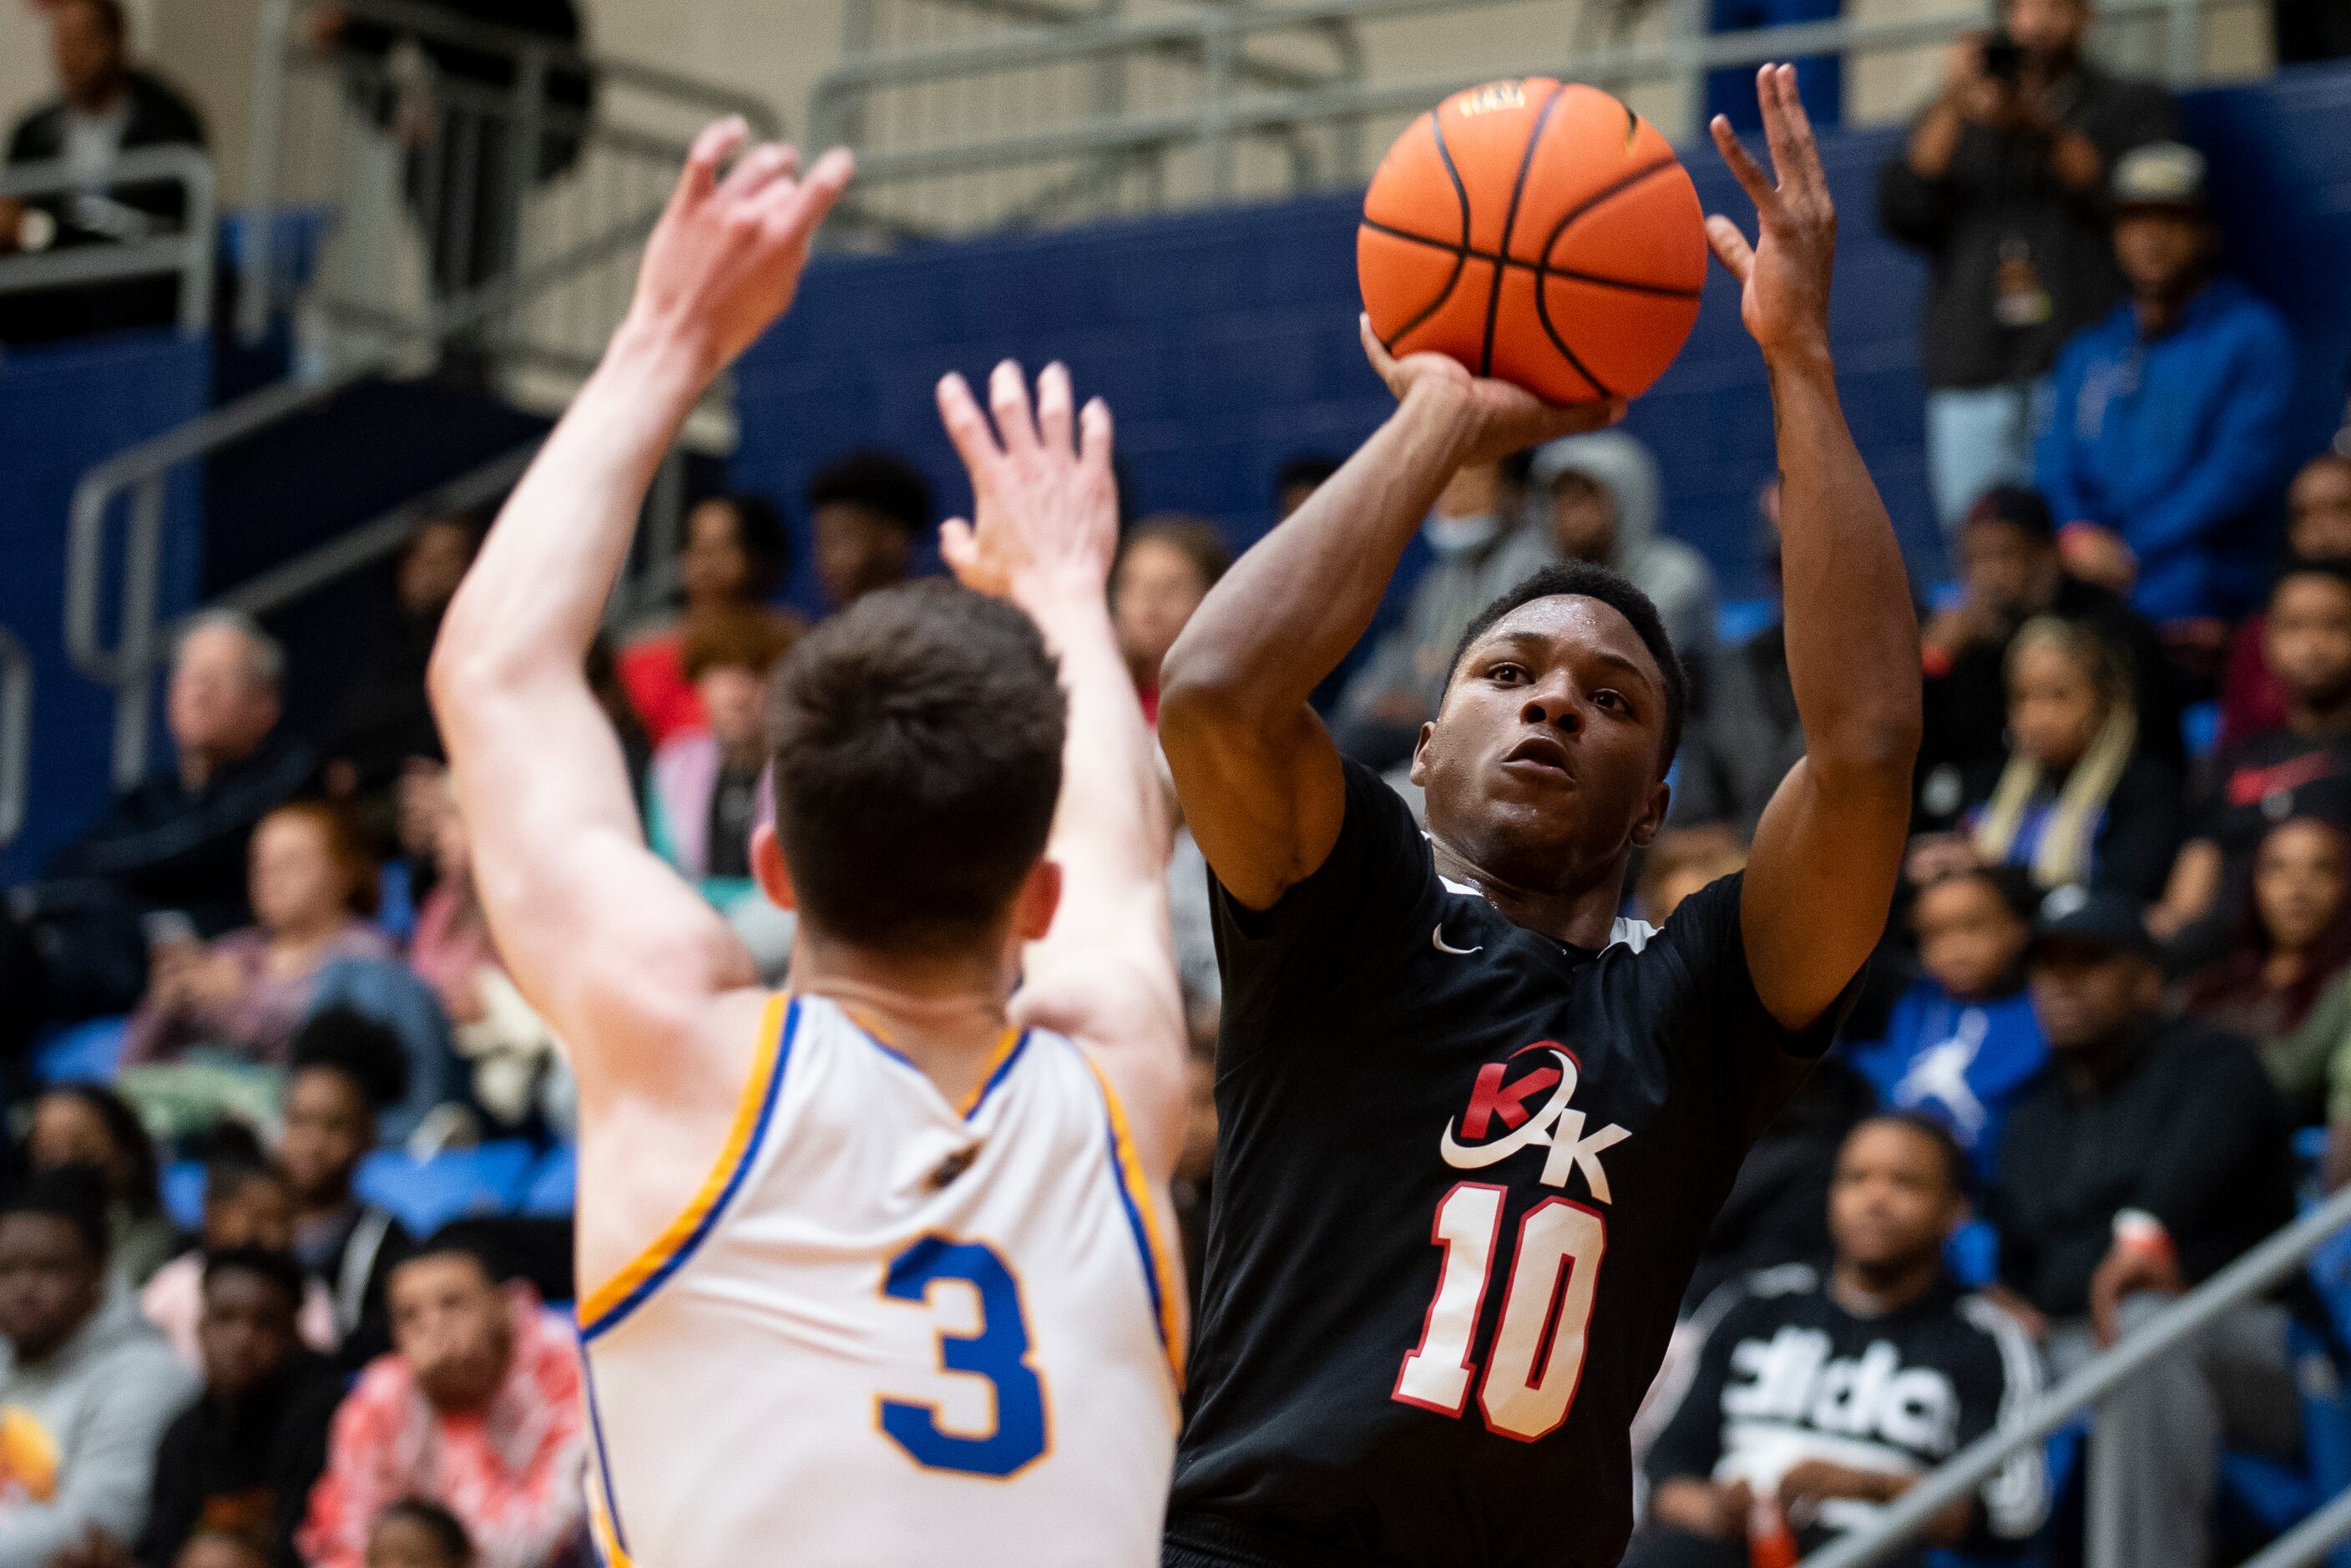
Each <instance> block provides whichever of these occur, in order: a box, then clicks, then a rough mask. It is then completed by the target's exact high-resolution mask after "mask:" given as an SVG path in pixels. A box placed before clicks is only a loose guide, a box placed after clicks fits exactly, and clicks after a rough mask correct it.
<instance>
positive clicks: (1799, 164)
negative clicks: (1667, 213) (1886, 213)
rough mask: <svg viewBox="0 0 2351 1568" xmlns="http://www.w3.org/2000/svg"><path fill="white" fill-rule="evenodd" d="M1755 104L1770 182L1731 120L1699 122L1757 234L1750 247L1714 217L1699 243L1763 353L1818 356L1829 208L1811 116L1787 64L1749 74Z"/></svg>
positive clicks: (1822, 350) (1832, 243) (1828, 262)
mask: <svg viewBox="0 0 2351 1568" xmlns="http://www.w3.org/2000/svg"><path fill="white" fill-rule="evenodd" d="M1755 93H1756V97H1757V98H1758V99H1760V100H1761V103H1762V107H1763V136H1764V140H1765V141H1768V142H1769V143H1770V144H1771V170H1772V172H1773V173H1774V174H1776V175H1777V176H1778V177H1779V183H1778V184H1776V185H1775V184H1773V183H1771V179H1770V178H1768V177H1766V176H1765V174H1764V172H1763V171H1762V169H1761V168H1760V167H1759V166H1758V165H1757V164H1756V162H1755V160H1754V159H1753V158H1752V157H1750V155H1749V154H1748V152H1747V149H1746V148H1744V147H1742V146H1740V141H1739V137H1738V134H1737V133H1736V132H1735V131H1732V130H1731V129H1730V121H1729V120H1727V119H1725V118H1723V117H1722V116H1721V115H1719V114H1718V115H1716V116H1715V117H1714V123H1713V124H1712V125H1711V126H1710V127H1708V129H1709V130H1711V131H1713V132H1714V144H1715V146H1716V147H1717V148H1719V149H1720V151H1721V152H1722V161H1723V162H1726V163H1728V164H1729V165H1730V172H1731V173H1732V174H1734V175H1736V176H1737V177H1738V180H1739V183H1740V185H1742V186H1743V187H1745V188H1746V191H1747V193H1748V194H1749V195H1750V196H1751V197H1753V198H1754V201H1755V215H1756V219H1757V223H1758V233H1757V237H1756V240H1755V243H1754V244H1753V245H1752V246H1750V245H1749V244H1748V243H1747V236H1746V235H1743V234H1741V233H1740V228H1739V225H1737V224H1735V223H1733V222H1731V221H1730V220H1729V218H1726V217H1723V216H1721V215H1720V214H1714V215H1712V216H1709V217H1708V219H1707V220H1706V237H1707V242H1708V244H1709V245H1711V246H1713V247H1714V254H1715V256H1716V258H1717V259H1718V260H1719V261H1720V262H1721V263H1722V265H1723V266H1724V267H1728V268H1729V270H1730V273H1731V275H1732V276H1733V277H1737V278H1738V279H1739V281H1740V299H1739V316H1740V320H1742V321H1744V322H1745V323H1746V325H1747V330H1748V331H1749V332H1750V333H1751V334H1752V335H1753V336H1754V339H1755V341H1756V342H1757V343H1758V344H1760V345H1761V347H1762V350H1763V353H1764V356H1765V357H1766V358H1767V359H1768V358H1771V357H1773V356H1776V355H1782V354H1798V355H1810V354H1815V353H1817V354H1821V355H1825V354H1826V353H1827V352H1828V340H1829V273H1830V271H1831V269H1832V267H1834V264H1835V260H1836V204H1835V203H1834V202H1833V201H1831V200H1830V199H1829V182H1828V174H1827V172H1825V171H1824V170H1823V169H1822V167H1821V153H1820V147H1819V144H1818V143H1817V142H1815V141H1813V126H1812V121H1811V120H1808V119H1806V118H1805V115H1804V105H1803V102H1802V99H1799V98H1798V97H1797V96H1796V68H1795V67H1793V66H1765V67H1764V68H1762V69H1761V70H1760V71H1758V72H1756V73H1755Z"/></svg>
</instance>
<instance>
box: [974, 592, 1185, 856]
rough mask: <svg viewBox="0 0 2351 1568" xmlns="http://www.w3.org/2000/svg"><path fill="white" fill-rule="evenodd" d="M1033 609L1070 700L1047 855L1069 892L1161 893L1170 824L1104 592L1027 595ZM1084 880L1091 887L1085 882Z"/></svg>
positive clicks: (1020, 595) (1023, 599) (1025, 605)
mask: <svg viewBox="0 0 2351 1568" xmlns="http://www.w3.org/2000/svg"><path fill="white" fill-rule="evenodd" d="M1013 599H1014V601H1015V602H1017V603H1019V605H1020V607H1021V608H1022V609H1023V610H1025V611H1027V612H1029V618H1030V619H1031V620H1033V621H1035V622H1037V624H1038V628H1039V630H1040V631H1041V632H1044V634H1045V642H1046V644H1047V645H1048V646H1049V647H1050V648H1051V649H1052V650H1053V654H1054V657H1055V658H1056V659H1057V660H1059V661H1060V664H1061V685H1062V689H1063V690H1064V691H1065V692H1066V693H1067V694H1068V697H1069V737H1068V739H1067V741H1066V742H1065V743H1064V745H1063V747H1062V753H1061V809H1060V810H1059V811H1058V812H1057V813H1056V814H1055V816H1054V820H1053V838H1052V843H1051V847H1050V851H1049V852H1050V854H1052V856H1053V857H1054V858H1055V859H1056V860H1058V861H1059V862H1061V866H1062V874H1063V877H1064V879H1065V886H1066V887H1067V888H1068V892H1069V894H1077V895H1079V896H1081V897H1082V896H1084V895H1085V894H1088V893H1089V892H1091V891H1093V890H1094V889H1097V888H1098V889H1099V891H1100V892H1101V893H1102V894H1106V895H1109V896H1112V897H1116V896H1119V895H1120V894H1123V893H1131V892H1132V891H1134V890H1135V889H1138V888H1139V889H1143V890H1145V891H1147V892H1148V893H1149V894H1151V895H1153V896H1159V889H1160V886H1161V883H1163V881H1164V879H1165V874H1166V869H1167V852H1168V835H1169V831H1170V830H1169V824H1168V818H1167V803H1166V794H1165V789H1164V788H1163V787H1162V785H1161V783H1160V780H1159V768H1158V763H1157V759H1156V747H1155V745H1154V743H1153V740H1152V736H1151V730H1150V728H1149V727H1147V726H1146V725H1145V724H1144V722H1143V709H1142V707H1141V706H1140V705H1139V704H1138V703H1137V702H1136V701H1135V697H1134V685H1133V684H1132V683H1131V682H1130V681H1129V679H1128V677H1127V674H1126V665H1125V662H1124V660H1123V658H1122V657H1121V656H1120V653H1119V650H1118V639H1117V635H1116V633H1115V632H1113V629H1112V626H1111V620H1110V612H1109V609H1108V607H1107V605H1106V604H1105V603H1104V601H1103V599H1102V593H1101V591H1100V589H1099V588H1098V587H1095V588H1092V589H1089V588H1087V587H1086V586H1085V585H1075V586H1073V587H1072V588H1071V589H1070V590H1068V591H1061V590H1049V591H1041V592H1024V591H1023V590H1022V589H1021V587H1019V586H1017V585H1016V587H1015V589H1014V591H1013ZM1081 883H1083V884H1086V885H1082V886H1081V885H1080V884H1081Z"/></svg>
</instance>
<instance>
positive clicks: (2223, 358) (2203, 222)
mask: <svg viewBox="0 0 2351 1568" xmlns="http://www.w3.org/2000/svg"><path fill="white" fill-rule="evenodd" d="M2204 195H2205V168H2204V158H2203V155H2202V154H2201V153H2199V152H2197V151H2196V150H2195V149H2194V148H2192V147H2187V146H2183V145H2181V144H2180V143H2179V142H2176V141H2169V142H2157V143H2154V144H2152V145H2149V146H2146V147H2141V148H2138V149H2137V150H2136V151H2134V152H2130V153H2127V154H2126V155H2125V156H2124V157H2123V158H2122V159H2120V160H2119V161H2118V162H2116V165H2115V172H2114V182H2113V196H2114V203H2115V255H2116V259H2117V260H2118V261H2119V262H2120V263H2121V265H2122V269H2123V273H2124V276H2125V277H2126V278H2127V279H2128V280H2129V283H2130V289H2131V298H2129V299H2128V300H2126V301H2125V302H2124V303H2123V304H2122V305H2120V306H2118V307H2116V309H2115V311H2114V313H2113V314H2112V315H2110V316H2108V317H2107V318H2106V319H2105V320H2103V321H2101V322H2098V323H2097V324H2096V325H2095V326H2091V327H2088V328H2085V329H2083V330H2082V331H2081V332H2079V333H2077V334H2075V336H2074V339H2073V340H2072V341H2071V342H2069V343H2067V344H2066V345H2065V348H2064V351H2063V352H2062V353H2061V354H2060V355H2059V356H2058V360H2057V368H2056V371H2055V374H2054V384H2055V396H2054V398H2053V402H2052V405H2051V409H2050V417H2049V423H2048V425H2047V427H2046V428H2045V429H2044V430H2043V433H2042V435H2041V438H2040V443H2039V446H2038V450H2037V451H2036V453H2035V455H2034V466H2035V469H2036V471H2037V476H2038V479H2039V482H2040V488H2041V491H2042V493H2043V495H2044V496H2046V497H2048V500H2049V505H2050V507H2051V508H2052V509H2053V511H2054V512H2055V513H2056V515H2057V517H2058V518H2059V519H2060V521H2061V523H2062V524H2063V525H2064V526H2063V528H2062V529H2061V535H2060V538H2061V542H2062V544H2063V547H2064V555H2065V561H2066V565H2067V567H2068V569H2069V570H2072V571H2073V572H2074V574H2075V575H2076V576H2079V577H2083V578H2086V579H2088V580H2092V581H2095V582H2099V583H2103V584H2104V585H2105V586H2107V587H2109V588H2112V589H2114V590H2115V591H2117V592H2122V593H2126V594H2128V595H2129V596H2130V599H2131V601H2132V603H2133V605H2134V606H2135V607H2136V608H2137V610H2138V611H2139V612H2141V613H2142V614H2144V615H2146V616H2147V617H2148V618H2149V619H2150V620H2154V621H2157V622H2186V621H2196V620H2203V619H2209V618H2214V617H2220V618H2230V617H2234V616H2238V615H2241V614H2242V613H2243V612H2245V611H2246V610H2248V609H2250V608H2251V607H2252V603H2253V601H2254V600H2255V599H2256V598H2257V597H2258V595H2259V593H2260V591H2261V587H2262V565H2263V563H2264V561H2265V560H2266V559H2267V557H2268V553H2269V552H2268V549H2267V548H2266V547H2267V541H2266V539H2265V538H2264V537H2263V529H2262V526H2261V525H2262V512H2263V509H2264V507H2266V506H2267V504H2268V503H2269V502H2270V501H2271V500H2272V498H2273V496H2274V495H2275V493H2276V491H2277V489H2278V486H2279V485H2280V483H2281V482H2282V481H2283V477H2284V471H2285V465H2286V459H2287V453H2286V404H2287V401H2288V399H2289V397H2290V395H2291V394H2292V392H2293V387H2294V345H2293V340H2292V339H2291V338H2290V337H2289V336H2288V334H2287V330H2286V325H2285V322H2284V319H2283V318H2281V317H2280V316H2279V314H2278V312H2277V311H2276V310H2275V309H2274V308H2273V307H2271V306H2270V305H2269V304H2268V303H2267V302H2266V301H2264V300H2262V298H2259V297H2258V296H2257V295H2255V294H2254V293H2253V292H2252V290H2251V289H2249V288H2247V287H2245V286H2244V285H2243V284H2241V283H2240V282H2238V281H2237V280H2236V279H2235V278H2233V277H2226V276H2223V275H2222V274H2221V273H2220V268H2219V251H2220V232H2219V230H2218V228H2217V227H2216V226H2215V225H2214V224H2213V222H2212V219H2211V216H2210V214H2209V213H2208V212H2207V211H2206V208H2205V201H2204Z"/></svg>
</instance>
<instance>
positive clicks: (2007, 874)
mask: <svg viewBox="0 0 2351 1568" xmlns="http://www.w3.org/2000/svg"><path fill="white" fill-rule="evenodd" d="M2040 902H2041V899H2040V894H2039V892H2038V891H2037V890H2036V889H2035V888H2034V887H2033V885H2032V882H2031V880H2030V879H2029V878H2027V877H2026V876H2025V875H2024V873H2022V872H2020V871H2018V870H2016V869H2015V868H2014V867H2012V866H1997V867H1992V868H1991V869H1978V870H1972V871H1961V872H1955V873H1951V874H1949V875H1947V876H1944V877H1941V878H1939V879H1938V880H1937V881H1934V882H1930V883H1928V884H1927V885H1926V886H1925V887H1922V888H1920V889H1919V890H1918V896H1917V899H1916V901H1914V902H1913V903H1912V904H1911V906H1910V925H1911V929H1912V930H1913V932H1915V933H1916V934H1917V941H1918V966H1919V967H1920V968H1921V969H1923V970H1924V971H1925V973H1924V974H1922V975H1920V976H1919V977H1918V978H1917V980H1916V981H1915V982H1913V983H1912V984H1911V986H1910V988H1908V989H1907V990H1906V991H1904V992H1903V993H1902V995H1901V997H1900V998H1897V999H1896V1002H1895V1004H1894V1008H1893V1011H1892V1012H1891V1014H1890V1015H1889V1016H1888V1018H1887V1019H1886V1034H1885V1038H1884V1039H1882V1040H1856V1041H1852V1042H1849V1043H1848V1044H1847V1045H1846V1046H1845V1048H1844V1057H1845V1061H1846V1062H1847V1063H1848V1064H1849V1065H1850V1066H1851V1067H1852V1068H1853V1070H1854V1071H1856V1072H1858V1073H1860V1074H1861V1075H1862V1076H1863V1077H1864V1078H1865V1079H1867V1080H1869V1083H1870V1087H1871V1088H1873V1089H1875V1090H1876V1092H1877V1101H1878V1103H1879V1104H1881V1105H1886V1106H1889V1107H1891V1108H1893V1109H1895V1110H1898V1111H1901V1112H1904V1113H1908V1114H1912V1115H1919V1116H1926V1117H1928V1118H1930V1119H1932V1120H1933V1121H1936V1122H1938V1123H1940V1124H1942V1125H1944V1126H1945V1127H1948V1128H1949V1129H1950V1133H1951V1136H1952V1138H1953V1139H1954V1140H1955V1141H1956V1142H1957V1143H1958V1144H1959V1147H1960V1148H1961V1149H1963V1150H1965V1151H1966V1153H1967V1155H1968V1159H1969V1161H1970V1163H1971V1164H1972V1165H1973V1166H1974V1168H1975V1175H1976V1179H1977V1180H1978V1181H1980V1182H1981V1181H1989V1180H1990V1179H1991V1165H1992V1155H1993V1154H1994V1152H1995V1151H1996V1150H1998V1149H1999V1147H2000V1134H2001V1126H2002V1125H2003V1124H2005V1122H2006V1120H2007V1116H2008V1109H2009V1106H2010V1105H2011V1103H2014V1101H2015V1099H2016V1097H2017V1096H2018V1095H2019V1094H2021V1093H2022V1092H2024V1091H2025V1090H2026V1089H2028V1088H2029V1087H2030V1086H2031V1085H2032V1082H2033V1081H2034V1080H2035V1079H2037V1078H2038V1077H2039V1076H2040V1074H2041V1071H2042V1069H2043V1068H2044V1067H2045V1066H2047V1065H2048V1061H2049V1047H2048V1045H2047V1043H2046V1042H2045V1041H2043V1040H2042V1038H2041V1023H2040V1020H2039V1019H2036V1018H2034V1017H2033V1013H2032V998H2031V997H2030V996H2028V995H2026V994H2025V989H2024V945H2025V942H2026V940H2027V938H2028V937H2030V936H2031V935H2032V914H2033V910H2034V909H2035V907H2036V906H2037V905H2038V904H2040Z"/></svg>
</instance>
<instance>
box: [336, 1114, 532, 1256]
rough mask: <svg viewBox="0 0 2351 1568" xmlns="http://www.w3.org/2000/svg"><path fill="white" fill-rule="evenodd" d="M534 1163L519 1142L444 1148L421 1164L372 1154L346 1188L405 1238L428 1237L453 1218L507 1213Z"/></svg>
mask: <svg viewBox="0 0 2351 1568" xmlns="http://www.w3.org/2000/svg"><path fill="white" fill-rule="evenodd" d="M534 1158H535V1155H534V1153H533V1150H532V1148H531V1145H529V1144H528V1143H527V1142H525V1141H524V1140H522V1139H520V1138H503V1139H499V1140H498V1141H496V1142H495V1143H487V1144H482V1145H477V1146H476V1147H474V1148H470V1149H444V1150H443V1151H442V1152H441V1153H440V1154H437V1155H433V1156H432V1157H431V1158H430V1159H425V1160H415V1159H411V1158H410V1157H409V1156H408V1155H406V1154H404V1153H402V1152H401V1151H399V1150H397V1149H378V1150H377V1151H376V1152H375V1153H373V1154H371V1155H368V1157H367V1158H366V1159H364V1160H362V1161H360V1169H359V1175H358V1176H357V1177H356V1179H355V1180H354V1182H353V1184H352V1185H353V1186H355V1187H356V1188H357V1189H358V1191H359V1194H360V1197H364V1198H366V1199H367V1200H368V1201H369V1202H371V1203H380V1204H381V1205H382V1206H383V1207H386V1208H388V1209H390V1210H392V1213H393V1214H394V1215H396V1216H398V1217H399V1219H400V1222H401V1223H402V1225H404V1226H406V1227H407V1228H408V1229H409V1231H410V1233H411V1234H413V1235H415V1236H419V1237H423V1236H430V1235H431V1234H432V1233H433V1232H434V1231H435V1230H438V1229H440V1228H441V1227H443V1226H444V1225H446V1224H448V1223H449V1222H450V1221H451V1220H453V1219H462V1218H465V1216H467V1215H472V1214H503V1213H505V1212H507V1210H508V1209H510V1208H512V1207H514V1206H515V1203H516V1201H517V1199H518V1198H519V1197H521V1195H522V1190H523V1185H524V1180H525V1178H526V1177H527V1176H528V1175H529V1172H530V1169H531V1166H532V1163H533V1160H534Z"/></svg>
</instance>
